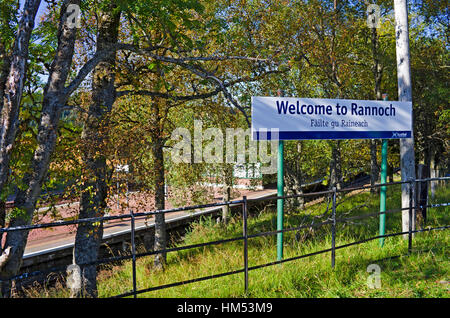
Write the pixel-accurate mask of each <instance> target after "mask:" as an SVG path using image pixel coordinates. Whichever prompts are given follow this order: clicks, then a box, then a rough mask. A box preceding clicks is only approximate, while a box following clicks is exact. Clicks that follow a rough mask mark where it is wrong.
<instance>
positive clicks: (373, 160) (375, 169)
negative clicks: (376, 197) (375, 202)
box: [370, 139, 380, 193]
mask: <svg viewBox="0 0 450 318" xmlns="http://www.w3.org/2000/svg"><path fill="white" fill-rule="evenodd" d="M379 173H380V169H379V166H378V162H377V141H376V140H375V139H370V185H371V186H373V185H375V183H377V181H378V175H379ZM370 192H371V193H377V188H370Z"/></svg>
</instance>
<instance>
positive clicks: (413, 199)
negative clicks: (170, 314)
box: [0, 177, 450, 298]
mask: <svg viewBox="0 0 450 318" xmlns="http://www.w3.org/2000/svg"><path fill="white" fill-rule="evenodd" d="M448 180H450V177H440V178H427V179H416V180H410V181H404V182H390V183H384V184H376V185H373V186H361V187H351V188H344V189H336V188H333V189H332V190H328V191H320V192H311V193H303V194H297V195H285V196H273V197H270V198H253V199H249V198H247V197H246V196H244V197H243V199H241V200H232V201H228V202H220V203H211V204H203V205H193V206H187V207H181V208H174V209H165V210H156V211H150V212H141V213H134V212H133V211H130V213H128V214H122V215H116V216H104V217H95V218H86V219H78V220H71V221H57V222H52V223H45V224H35V225H29V226H17V227H9V228H1V229H0V233H6V232H12V231H25V230H27V231H29V230H33V229H41V228H48V227H55V226H66V225H74V224H81V223H94V222H98V221H107V220H117V219H130V227H131V232H130V233H131V255H124V256H113V257H107V258H103V259H100V260H97V261H93V262H87V263H83V264H77V265H78V266H80V268H83V267H87V266H94V265H95V266H97V265H101V264H107V263H112V262H117V261H124V260H130V259H131V261H132V280H133V281H132V286H133V289H132V290H131V291H129V292H126V293H122V294H119V295H116V296H113V297H114V298H117V297H129V296H133V297H137V295H138V294H142V293H147V292H151V291H155V290H160V289H165V288H170V287H175V286H180V285H185V284H191V283H195V282H200V281H205V280H209V279H215V278H219V277H225V276H229V275H235V274H240V273H244V280H245V282H244V286H245V293H246V294H247V293H248V288H249V271H252V270H256V269H260V268H264V267H268V266H273V265H277V264H282V263H286V262H290V261H294V260H299V259H302V258H307V257H311V256H315V255H319V254H323V253H328V252H331V266H332V267H334V266H335V259H336V250H339V249H343V248H346V247H350V246H353V245H358V244H363V243H366V242H369V241H373V240H377V239H380V238H387V237H394V236H399V235H408V253H411V252H412V239H413V234H414V233H419V232H427V231H434V230H445V229H449V228H450V225H449V224H447V225H443V226H439V227H435V228H422V229H416V230H413V228H412V225H413V217H414V216H415V213H414V212H415V211H417V210H418V208H437V207H443V206H449V205H450V202H446V203H439V204H427V205H425V206H420V205H419V204H418V201H419V200H418V198H417V195H416V194H417V185H418V183H423V182H437V181H448ZM403 184H408V191H409V198H410V200H409V206H408V207H406V208H397V209H391V210H387V211H384V212H373V213H368V214H363V215H356V216H349V217H344V218H338V217H337V216H336V207H337V205H338V204H337V203H336V198H337V195H338V193H344V192H351V191H355V190H366V189H370V188H374V187H375V188H377V187H382V186H393V185H403ZM307 196H314V197H317V196H331V198H332V210H331V219H328V220H326V221H323V222H320V223H316V224H308V225H301V226H297V227H291V228H286V229H283V230H276V231H270V232H260V233H255V234H251V235H249V234H248V223H247V220H248V204H249V203H250V202H258V201H267V200H280V199H289V198H296V197H307ZM224 205H241V206H242V218H243V230H242V236H238V237H233V238H228V239H222V240H216V241H210V242H205V243H199V244H191V245H185V246H180V247H172V248H166V249H163V250H156V251H149V252H144V253H136V243H135V220H136V218H137V217H142V216H146V217H148V216H152V215H156V214H160V213H164V214H166V213H172V212H180V211H189V210H197V209H202V208H211V207H219V206H224ZM405 210H408V217H409V229H408V231H402V232H396V233H390V234H384V235H377V236H373V237H369V238H365V239H362V240H360V241H356V242H351V243H347V244H343V245H339V246H336V226H337V224H338V223H345V222H348V221H353V220H359V219H366V218H370V217H374V216H380V215H382V214H394V213H398V212H403V211H405ZM324 225H331V236H332V237H331V247H330V248H328V249H324V250H320V251H316V252H312V253H308V254H303V255H297V256H293V257H290V258H285V259H282V260H278V261H273V262H269V263H265V264H259V265H255V266H249V264H248V241H249V240H250V239H253V238H257V237H265V236H273V235H277V234H278V233H286V232H292V231H299V230H301V229H306V228H311V227H321V226H324ZM236 241H243V243H244V244H243V245H244V253H243V254H244V260H243V264H244V267H243V268H241V269H237V270H233V271H229V272H225V273H219V274H214V275H208V276H203V277H199V278H194V279H190V280H184V281H179V282H174V283H170V284H165V285H160V286H154V287H148V288H145V289H140V290H138V289H137V278H136V259H137V258H140V257H145V256H151V255H156V254H161V253H170V252H175V251H182V250H188V249H193V248H199V247H206V246H213V245H218V244H224V243H230V242H236ZM66 269H67V267H66V266H60V267H54V268H51V269H49V270H46V271H34V272H31V273H22V274H20V275H16V276H13V277H10V278H8V279H4V280H2V282H5V281H14V280H15V281H17V280H23V279H29V278H31V277H33V276H39V275H46V274H49V273H55V272H64V271H66Z"/></svg>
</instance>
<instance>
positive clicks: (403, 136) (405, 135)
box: [392, 132, 408, 138]
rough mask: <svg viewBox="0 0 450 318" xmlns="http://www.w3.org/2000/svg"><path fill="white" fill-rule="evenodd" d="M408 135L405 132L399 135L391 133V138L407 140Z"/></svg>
mask: <svg viewBox="0 0 450 318" xmlns="http://www.w3.org/2000/svg"><path fill="white" fill-rule="evenodd" d="M407 137H408V134H407V133H405V132H402V133H399V132H393V133H392V138H407Z"/></svg>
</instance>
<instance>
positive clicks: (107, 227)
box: [23, 189, 276, 259]
mask: <svg viewBox="0 0 450 318" xmlns="http://www.w3.org/2000/svg"><path fill="white" fill-rule="evenodd" d="M272 195H276V190H273V189H265V190H259V191H254V192H251V193H248V194H247V198H248V199H255V198H261V197H268V196H272ZM240 199H242V197H239V198H235V199H233V201H234V200H240ZM217 209H221V206H219V207H211V208H206V209H199V210H193V211H179V212H171V213H167V214H166V222H170V221H173V220H175V219H179V218H188V217H190V216H192V214H195V213H201V214H204V213H208V212H211V211H214V210H217ZM154 224H155V222H154V216H151V217H145V216H144V217H136V219H135V229H136V230H139V229H141V228H143V227H151V226H154ZM103 228H104V230H103V239H106V238H108V237H111V236H115V235H119V234H123V233H126V232H130V230H131V221H130V219H124V220H110V221H108V222H105V223H104V225H103ZM74 242H75V233H74V231H67V232H64V233H59V234H55V235H49V236H45V237H42V238H39V239H37V240H31V241H28V243H27V245H26V247H25V253H24V256H23V258H24V259H25V258H30V257H33V256H37V255H42V254H46V253H51V252H54V251H57V250H60V249H66V248H70V247H73V245H74Z"/></svg>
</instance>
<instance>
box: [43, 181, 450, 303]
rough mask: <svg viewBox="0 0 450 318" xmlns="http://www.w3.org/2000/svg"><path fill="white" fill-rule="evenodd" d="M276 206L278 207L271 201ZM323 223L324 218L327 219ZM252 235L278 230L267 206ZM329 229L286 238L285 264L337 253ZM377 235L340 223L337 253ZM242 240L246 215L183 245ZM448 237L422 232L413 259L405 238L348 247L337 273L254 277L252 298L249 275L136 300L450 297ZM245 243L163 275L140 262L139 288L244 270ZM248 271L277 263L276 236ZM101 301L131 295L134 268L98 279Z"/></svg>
mask: <svg viewBox="0 0 450 318" xmlns="http://www.w3.org/2000/svg"><path fill="white" fill-rule="evenodd" d="M387 197H388V199H387V206H388V209H395V208H398V207H399V205H400V203H399V202H400V188H399V186H398V187H397V186H393V187H390V189H388V195H387ZM449 198H450V187H447V188H440V189H439V190H438V191H437V193H436V197H435V199H434V200H433V202H431V203H437V202H449ZM273 203H275V202H273ZM338 204H339V205H338V207H337V211H336V213H337V217H338V218H339V217H348V216H355V215H361V214H367V213H373V212H376V211H377V210H378V209H379V195H377V194H370V193H369V192H362V193H359V194H353V195H347V196H345V197H342V198H340V199H339V200H338ZM326 210H327V204H326V202H322V203H319V204H315V205H311V206H309V207H307V208H305V209H304V210H302V211H291V212H290V213H287V214H286V215H285V225H284V227H285V228H289V227H296V226H299V225H301V224H310V223H311V222H312V221H313V220H315V223H318V222H321V221H324V220H326V217H328V216H329V214H325V216H324V212H325V211H326ZM449 210H450V208H449V207H440V208H435V209H432V210H429V212H428V215H429V220H428V222H427V227H428V226H431V227H437V226H442V225H448V224H449V221H450V220H449V217H450V216H449ZM321 216H322V217H321ZM248 229H249V235H251V234H255V233H259V232H266V231H274V230H275V229H276V211H275V210H274V208H271V207H268V208H266V209H264V210H263V211H256V212H255V211H252V215H251V217H250V218H249V220H248ZM394 232H401V213H395V214H388V215H387V223H386V233H387V234H389V233H394ZM330 233H331V231H330V226H329V225H325V226H322V227H319V228H314V229H304V230H300V231H294V232H287V233H285V235H284V258H285V259H287V258H290V257H295V256H298V255H303V254H307V253H312V252H315V251H320V250H323V249H328V248H330V247H331V234H330ZM376 235H378V217H371V218H369V219H362V220H357V221H354V222H353V223H351V224H342V223H338V226H337V237H336V246H340V245H342V244H347V243H351V242H355V241H358V240H361V239H365V238H370V237H373V236H376ZM239 236H242V221H241V217H240V216H236V217H234V218H233V219H232V220H231V222H230V223H229V224H228V225H226V226H225V225H223V224H217V223H216V222H215V221H214V220H213V219H211V218H204V219H203V220H201V221H200V222H197V223H195V224H193V225H192V227H191V229H190V231H189V232H188V233H187V234H186V236H185V238H184V241H183V242H181V243H180V244H179V246H183V245H190V244H197V243H203V242H209V241H215V240H222V239H226V238H233V237H239ZM448 246H449V235H448V230H440V231H428V232H422V233H417V234H415V236H414V239H413V252H412V253H411V254H409V255H408V244H407V240H404V239H403V238H402V237H401V236H396V237H389V238H386V239H385V244H384V247H382V248H380V247H379V240H378V239H377V240H373V241H369V242H367V243H363V244H360V245H354V246H351V247H347V248H342V249H339V250H337V251H336V266H335V268H334V269H332V268H331V257H330V253H329V252H327V253H323V254H319V255H316V256H312V257H308V258H303V259H299V260H295V261H291V262H286V263H283V264H278V265H275V266H269V267H264V268H260V269H255V270H251V271H250V272H249V293H248V294H245V291H244V274H243V273H239V274H235V275H230V276H225V277H221V278H215V279H211V280H206V281H201V282H196V283H192V284H185V285H181V286H177V287H172V288H167V289H161V290H156V291H151V292H147V293H143V294H139V295H138V297H151V298H157V297H165V298H180V297H181V298H183V297H184V298H185V297H189V298H222V297H226V298H233V297H256V298H259V297H264V298H272V297H277V298H283V297H295V298H300V297H315V298H320V297H420V298H425V297H435V298H448V297H449V295H450V287H449V283H448V281H449V280H450V277H449V273H450V263H449V252H448ZM243 257H244V256H243V242H242V241H235V242H232V243H225V244H220V245H214V246H208V247H201V248H196V249H190V250H183V251H178V252H172V253H169V254H168V257H167V266H166V268H165V270H164V271H157V270H155V269H154V268H153V258H152V257H143V258H138V259H137V288H138V290H139V289H145V288H149V287H154V286H159V285H165V284H170V283H174V282H179V281H184V280H189V279H194V278H198V277H204V276H208V275H214V274H219V273H225V272H228V271H234V270H239V269H243V266H244V265H243V260H244V259H243ZM248 257H249V266H250V267H251V266H255V265H259V264H265V263H269V262H273V261H275V260H276V257H277V256H276V235H272V236H266V237H258V238H251V239H249V245H248ZM370 264H376V265H378V266H379V267H380V269H381V273H380V280H381V287H380V288H370V287H369V285H368V279H369V277H370V275H372V273H371V272H367V267H368V266H369V265H370ZM98 282H99V284H98V287H99V297H109V296H114V295H117V294H120V293H124V292H127V291H130V290H131V289H132V265H131V261H130V262H124V263H123V264H122V265H121V266H114V267H113V268H110V269H108V270H105V271H102V272H100V273H99V280H98ZM61 292H62V291H61V289H59V291H56V290H53V291H47V293H46V295H47V296H53V297H55V296H59V297H61V296H65V295H64V294H61Z"/></svg>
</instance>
